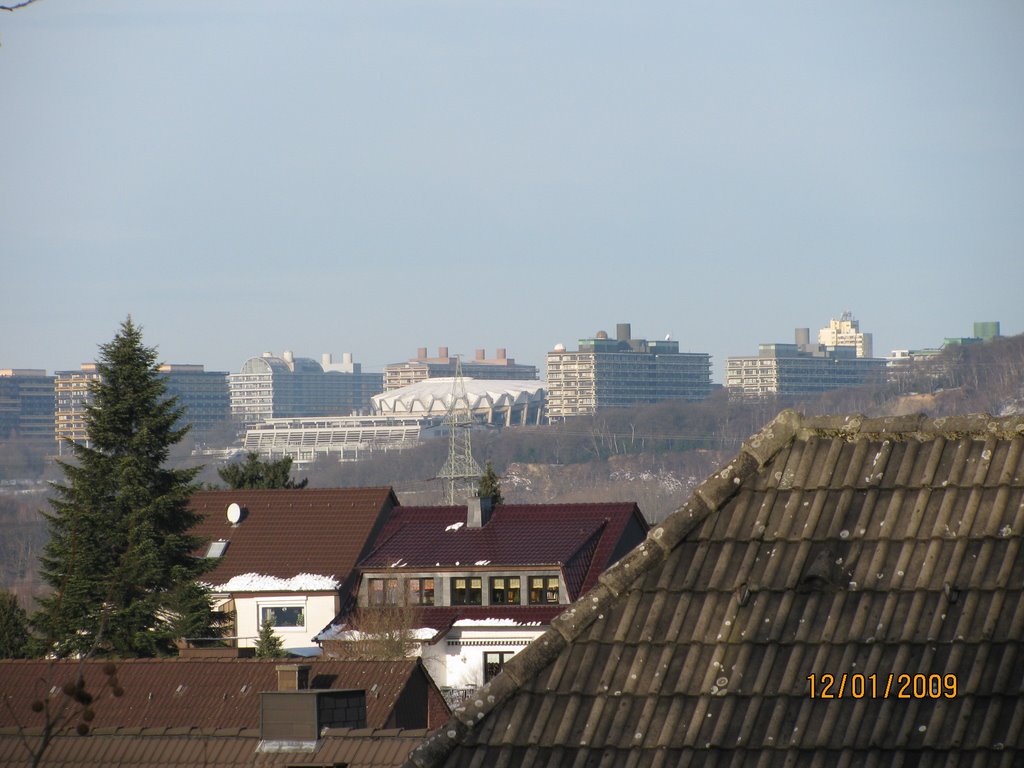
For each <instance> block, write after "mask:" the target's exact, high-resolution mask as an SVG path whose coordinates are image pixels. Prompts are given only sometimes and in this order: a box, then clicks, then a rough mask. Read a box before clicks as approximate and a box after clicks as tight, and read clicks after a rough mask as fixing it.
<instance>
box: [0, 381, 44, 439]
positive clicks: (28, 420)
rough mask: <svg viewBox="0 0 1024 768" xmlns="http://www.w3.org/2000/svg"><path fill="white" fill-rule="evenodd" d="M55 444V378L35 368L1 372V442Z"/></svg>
mask: <svg viewBox="0 0 1024 768" xmlns="http://www.w3.org/2000/svg"><path fill="white" fill-rule="evenodd" d="M15 435H17V436H18V437H22V438H25V439H28V440H53V376H47V375H46V371H43V370H38V369H35V368H3V369H0V438H7V437H12V436H15Z"/></svg>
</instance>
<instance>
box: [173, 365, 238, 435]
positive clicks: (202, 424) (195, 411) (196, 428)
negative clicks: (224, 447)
mask: <svg viewBox="0 0 1024 768" xmlns="http://www.w3.org/2000/svg"><path fill="white" fill-rule="evenodd" d="M160 373H161V374H162V375H163V378H164V382H165V383H166V384H167V396H169V397H176V398H178V406H179V407H184V409H185V418H184V422H185V423H187V424H190V425H191V426H192V430H193V432H196V433H200V434H201V433H203V432H208V431H209V430H211V429H216V428H217V427H219V426H222V425H224V424H225V423H227V422H229V421H230V420H231V398H230V397H229V396H228V374H227V371H207V370H205V369H204V367H203V366H201V365H181V364H177V363H171V364H164V365H161V366H160ZM178 426H179V427H180V426H182V425H181V424H179V425H178Z"/></svg>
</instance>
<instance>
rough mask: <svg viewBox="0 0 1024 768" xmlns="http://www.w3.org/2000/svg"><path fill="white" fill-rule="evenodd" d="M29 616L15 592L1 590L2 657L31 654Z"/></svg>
mask: <svg viewBox="0 0 1024 768" xmlns="http://www.w3.org/2000/svg"><path fill="white" fill-rule="evenodd" d="M30 640H31V638H30V636H29V633H28V616H27V615H26V614H25V611H24V609H23V608H22V607H21V606H20V605H18V598H17V597H15V596H14V593H13V592H8V591H6V590H4V591H0V659H22V658H25V657H26V656H28V655H29V643H30Z"/></svg>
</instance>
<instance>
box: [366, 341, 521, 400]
mask: <svg viewBox="0 0 1024 768" xmlns="http://www.w3.org/2000/svg"><path fill="white" fill-rule="evenodd" d="M455 362H456V358H455V357H454V356H453V355H449V354H448V347H438V350H437V357H427V348H426V347H420V348H419V349H418V350H417V351H416V357H414V358H412V359H410V360H407V361H405V362H404V363H391V364H390V365H386V366H384V391H385V392H390V391H392V390H395V389H400V388H401V387H407V386H409V385H410V384H418V383H419V382H421V381H426V380H427V379H441V378H451V377H452V376H454V375H455ZM462 375H463V376H465V377H466V378H469V379H515V380H521V381H527V380H534V379H536V378H537V366H535V365H525V364H523V363H517V362H516V361H515V360H514V359H512V358H511V357H509V356H508V353H507V351H506V350H505V348H504V347H499V348H498V349H497V350H496V352H495V356H494V358H491V359H489V358H488V357H487V350H485V349H478V350H476V353H475V354H474V356H473V359H472V360H463V361H462Z"/></svg>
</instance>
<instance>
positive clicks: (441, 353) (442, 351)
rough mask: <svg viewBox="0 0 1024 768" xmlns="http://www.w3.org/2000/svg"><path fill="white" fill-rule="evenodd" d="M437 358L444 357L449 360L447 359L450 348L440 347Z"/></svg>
mask: <svg viewBox="0 0 1024 768" xmlns="http://www.w3.org/2000/svg"><path fill="white" fill-rule="evenodd" d="M437 356H438V357H443V358H445V359H447V357H448V347H438V348H437Z"/></svg>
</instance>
